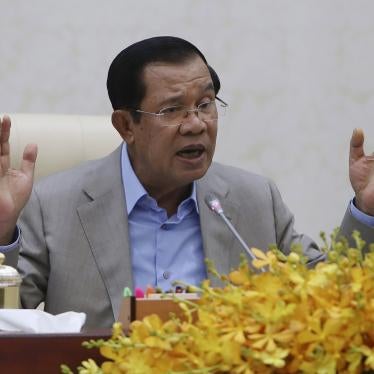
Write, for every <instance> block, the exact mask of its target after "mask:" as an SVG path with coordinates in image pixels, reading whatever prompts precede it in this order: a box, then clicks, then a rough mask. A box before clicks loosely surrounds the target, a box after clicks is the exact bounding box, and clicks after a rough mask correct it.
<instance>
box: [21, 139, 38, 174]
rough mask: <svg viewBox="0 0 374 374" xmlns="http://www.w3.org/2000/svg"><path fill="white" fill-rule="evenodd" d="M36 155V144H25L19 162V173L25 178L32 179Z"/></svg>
mask: <svg viewBox="0 0 374 374" xmlns="http://www.w3.org/2000/svg"><path fill="white" fill-rule="evenodd" d="M37 154H38V147H37V145H36V144H27V146H26V147H25V150H24V151H23V157H22V161H21V168H20V169H21V171H23V172H24V173H25V174H26V175H27V176H29V177H31V178H33V176H34V169H35V162H36V156H37Z"/></svg>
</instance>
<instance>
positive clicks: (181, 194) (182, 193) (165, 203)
mask: <svg viewBox="0 0 374 374" xmlns="http://www.w3.org/2000/svg"><path fill="white" fill-rule="evenodd" d="M144 188H145V189H146V190H147V192H148V194H149V195H150V196H152V197H153V198H154V199H155V200H156V201H157V205H158V206H159V207H160V208H163V209H165V210H166V212H167V214H168V217H171V216H172V215H173V214H175V213H176V212H177V210H178V206H179V204H180V203H181V202H182V201H183V200H185V199H186V198H187V197H188V196H189V195H190V194H191V190H192V184H190V185H187V186H183V187H179V188H177V189H173V190H169V191H165V189H163V190H160V189H156V188H152V187H149V186H144Z"/></svg>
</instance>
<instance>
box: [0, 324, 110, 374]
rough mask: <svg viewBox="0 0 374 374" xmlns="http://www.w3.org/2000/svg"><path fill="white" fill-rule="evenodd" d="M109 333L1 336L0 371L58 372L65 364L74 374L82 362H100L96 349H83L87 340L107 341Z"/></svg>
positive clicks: (100, 357) (15, 373) (93, 331)
mask: <svg viewBox="0 0 374 374" xmlns="http://www.w3.org/2000/svg"><path fill="white" fill-rule="evenodd" d="M110 336H111V330H110V329H105V330H92V331H85V332H81V333H77V334H23V333H15V334H9V333H0V372H1V373H12V374H18V373H20V374H23V373H37V374H39V373H40V374H43V373H48V374H49V373H51V374H53V373H60V365H61V364H65V365H68V366H69V367H70V369H72V370H73V371H74V372H75V371H76V368H77V367H78V366H79V365H80V363H81V362H82V361H83V360H87V359H88V358H92V359H94V360H95V361H96V362H97V363H98V364H100V363H101V362H102V361H103V357H102V356H100V353H99V350H98V349H87V348H84V347H82V342H84V341H88V340H90V339H95V340H97V339H101V338H102V339H108V338H109V337H110Z"/></svg>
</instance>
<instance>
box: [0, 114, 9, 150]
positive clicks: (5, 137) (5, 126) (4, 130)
mask: <svg viewBox="0 0 374 374" xmlns="http://www.w3.org/2000/svg"><path fill="white" fill-rule="evenodd" d="M10 126H11V121H10V117H9V116H8V115H5V116H4V117H3V120H2V121H1V132H0V143H5V142H9V135H10Z"/></svg>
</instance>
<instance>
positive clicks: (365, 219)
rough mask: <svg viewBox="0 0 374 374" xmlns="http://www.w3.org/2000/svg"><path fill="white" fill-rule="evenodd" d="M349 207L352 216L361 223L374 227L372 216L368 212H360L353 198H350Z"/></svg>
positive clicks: (373, 217)
mask: <svg viewBox="0 0 374 374" xmlns="http://www.w3.org/2000/svg"><path fill="white" fill-rule="evenodd" d="M349 209H350V211H351V214H352V216H353V217H354V218H356V219H357V221H360V222H361V223H363V224H365V225H366V226H369V227H373V228H374V216H369V215H368V214H365V213H363V212H361V210H359V209H357V208H356V206H355V204H354V199H353V200H351V202H350V204H349Z"/></svg>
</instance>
